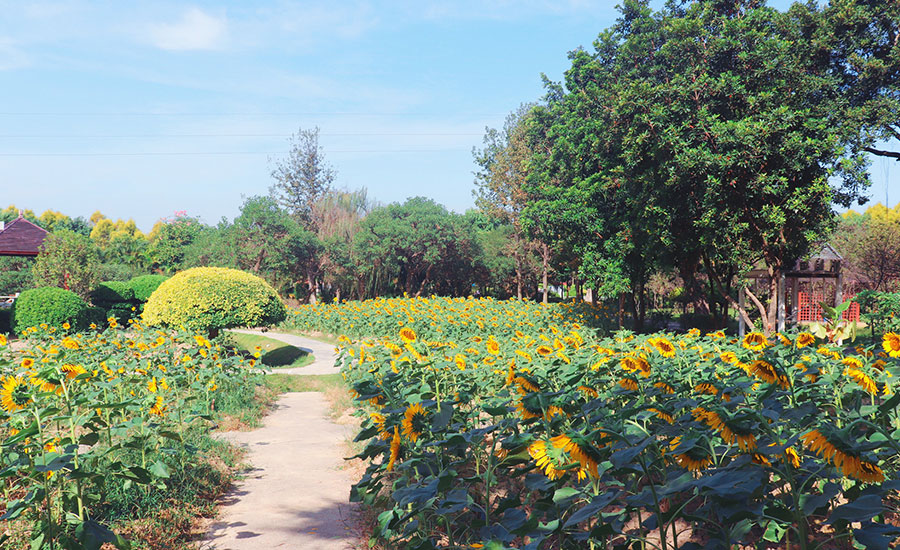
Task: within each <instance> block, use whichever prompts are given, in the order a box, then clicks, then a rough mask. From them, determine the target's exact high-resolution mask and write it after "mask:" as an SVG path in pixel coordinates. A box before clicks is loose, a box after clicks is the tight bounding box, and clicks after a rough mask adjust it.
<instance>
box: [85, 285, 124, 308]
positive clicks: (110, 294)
mask: <svg viewBox="0 0 900 550" xmlns="http://www.w3.org/2000/svg"><path fill="white" fill-rule="evenodd" d="M90 298H91V303H93V304H94V305H96V306H99V305H107V304H114V303H118V302H128V303H130V302H132V301H133V300H134V289H133V288H132V286H131V284H130V283H125V282H122V281H107V282H105V283H99V284H98V285H97V286H95V287H94V290H92V291H91V295H90Z"/></svg>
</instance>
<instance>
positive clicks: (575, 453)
mask: <svg viewBox="0 0 900 550" xmlns="http://www.w3.org/2000/svg"><path fill="white" fill-rule="evenodd" d="M550 442H551V443H552V444H553V446H554V447H556V448H557V449H562V450H563V451H565V452H566V453H568V454H569V456H571V457H572V458H574V459H575V460H576V461H577V462H578V464H579V465H581V470H580V471H579V472H578V478H579V479H583V478H584V477H585V475H590V476H591V477H593V478H595V479H596V478H598V477H600V474H599V472H598V469H597V457H595V456H593V455H594V453H593V452H591V448H590V447H589V446H588V445H585V444H584V443H581V442H579V441H578V440H577V439H575V440H572V439H571V438H570V437H569V436H568V435H566V434H560V435H557V436H555V437H551V438H550Z"/></svg>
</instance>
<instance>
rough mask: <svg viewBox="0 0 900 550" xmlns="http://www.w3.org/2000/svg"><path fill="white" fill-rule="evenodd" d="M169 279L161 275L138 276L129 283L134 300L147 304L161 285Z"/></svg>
mask: <svg viewBox="0 0 900 550" xmlns="http://www.w3.org/2000/svg"><path fill="white" fill-rule="evenodd" d="M166 279H168V277H166V276H165V275H159V274H155V273H154V274H151V275H138V276H137V277H135V278H133V279H131V280H130V281H128V286H130V287H131V290H132V292H133V293H134V299H135V300H137V301H138V302H142V303H143V302H146V301H147V300H149V299H150V295H151V294H153V292H154V291H155V290H156V289H157V288H159V285H161V284H162V283H163V281H165V280H166Z"/></svg>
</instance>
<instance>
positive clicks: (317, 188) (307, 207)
mask: <svg viewBox="0 0 900 550" xmlns="http://www.w3.org/2000/svg"><path fill="white" fill-rule="evenodd" d="M334 176H335V171H334V168H332V167H331V165H330V164H328V162H327V161H326V160H325V154H324V151H323V150H322V147H321V146H320V145H319V128H318V127H315V128H313V129H312V130H304V129H302V128H301V129H300V130H299V131H298V132H297V133H296V134H294V135H293V136H292V137H291V150H290V152H289V153H288V157H287V158H286V159H283V160H280V161H278V162H277V163H276V165H275V169H274V170H272V177H273V178H274V179H275V184H273V185H272V187H270V188H269V193H270V195H271V196H272V197H273V198H275V199H276V200H277V201H278V204H279V205H281V206H282V207H284V208H286V209H287V210H288V212H290V213H291V215H292V216H294V217H295V218H296V219H297V221H298V222H300V224H301V225H303V226H304V227H305V228H306V229H314V223H315V222H314V218H313V205H315V204H316V202H318V201H319V200H320V199H321V198H322V196H323V195H324V194H325V193H326V192H327V191H328V190H329V189H331V184H332V183H333V182H334Z"/></svg>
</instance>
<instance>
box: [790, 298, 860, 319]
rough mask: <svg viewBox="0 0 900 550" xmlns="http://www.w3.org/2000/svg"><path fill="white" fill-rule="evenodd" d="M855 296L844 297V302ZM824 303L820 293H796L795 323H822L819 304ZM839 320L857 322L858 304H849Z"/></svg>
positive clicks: (823, 315) (823, 316) (822, 317)
mask: <svg viewBox="0 0 900 550" xmlns="http://www.w3.org/2000/svg"><path fill="white" fill-rule="evenodd" d="M854 296H855V294H849V295H846V296H844V299H845V300H851V299H852V298H853V297H854ZM824 301H825V296H824V293H822V292H799V293H797V321H798V322H800V323H811V322H816V321H822V320H824V319H825V313H824V312H823V311H822V306H820V305H819V303H820V302H824ZM841 318H842V319H844V320H846V321H859V304H858V303H856V302H853V303H851V304H850V307H848V308H847V309H846V310H845V311H844V313H843V315H841Z"/></svg>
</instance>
